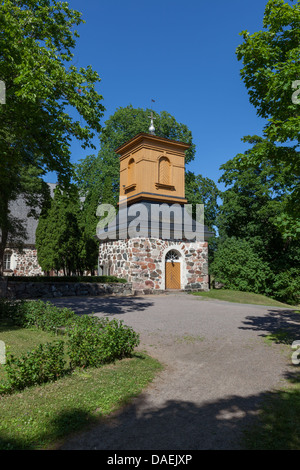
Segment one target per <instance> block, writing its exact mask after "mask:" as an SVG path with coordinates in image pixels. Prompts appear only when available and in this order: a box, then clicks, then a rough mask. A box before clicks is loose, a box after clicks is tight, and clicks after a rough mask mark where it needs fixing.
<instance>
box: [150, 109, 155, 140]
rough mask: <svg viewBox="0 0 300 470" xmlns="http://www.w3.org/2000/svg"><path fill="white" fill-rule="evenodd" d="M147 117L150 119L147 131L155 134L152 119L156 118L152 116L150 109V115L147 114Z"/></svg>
mask: <svg viewBox="0 0 300 470" xmlns="http://www.w3.org/2000/svg"><path fill="white" fill-rule="evenodd" d="M148 117H149V118H150V119H151V123H150V127H149V132H150V134H152V135H155V127H154V124H153V120H154V119H156V118H155V117H154V116H153V111H151V115H150V116H148Z"/></svg>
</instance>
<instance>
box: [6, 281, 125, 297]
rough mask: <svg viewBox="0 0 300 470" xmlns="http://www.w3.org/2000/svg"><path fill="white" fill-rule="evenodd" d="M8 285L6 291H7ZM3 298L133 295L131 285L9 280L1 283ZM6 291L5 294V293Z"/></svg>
mask: <svg viewBox="0 0 300 470" xmlns="http://www.w3.org/2000/svg"><path fill="white" fill-rule="evenodd" d="M5 284H6V289H5ZM1 286H2V294H1V295H2V296H3V297H7V298H11V299H37V298H54V297H71V296H103V295H115V296H129V295H133V290H132V284H131V283H126V284H122V283H107V284H106V283H97V282H21V281H19V282H18V281H11V280H10V279H9V278H8V279H7V280H5V281H0V287H1ZM4 291H5V292H4Z"/></svg>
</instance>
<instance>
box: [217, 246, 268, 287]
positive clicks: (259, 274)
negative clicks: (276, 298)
mask: <svg viewBox="0 0 300 470" xmlns="http://www.w3.org/2000/svg"><path fill="white" fill-rule="evenodd" d="M210 272H211V274H213V275H214V277H215V280H216V281H218V282H222V283H223V284H225V287H226V288H227V289H232V290H241V291H246V292H254V293H256V294H265V295H269V294H270V293H271V286H272V280H273V277H274V276H273V273H272V271H271V269H270V267H269V265H268V264H267V263H266V262H264V261H263V260H262V259H261V258H260V257H259V255H258V254H257V253H256V251H255V250H254V248H253V246H252V244H251V243H250V242H248V241H247V240H240V239H236V238H234V237H232V238H228V239H227V240H225V241H224V242H222V243H220V244H219V246H218V249H217V251H216V253H215V255H214V261H213V262H212V264H211V267H210Z"/></svg>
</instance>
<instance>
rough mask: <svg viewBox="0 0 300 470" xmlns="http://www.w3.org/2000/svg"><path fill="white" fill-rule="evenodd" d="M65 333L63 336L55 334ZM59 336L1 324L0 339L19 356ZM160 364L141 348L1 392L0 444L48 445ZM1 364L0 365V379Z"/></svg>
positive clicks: (113, 403) (120, 401) (112, 406)
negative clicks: (20, 388) (98, 364)
mask: <svg viewBox="0 0 300 470" xmlns="http://www.w3.org/2000/svg"><path fill="white" fill-rule="evenodd" d="M59 337H60V338H63V336H62V335H60V336H59ZM55 339H57V337H55V336H54V335H51V334H48V333H45V332H43V331H40V330H29V329H24V328H17V327H13V326H10V325H7V324H5V325H4V324H2V326H1V327H0V340H2V341H4V342H5V344H6V346H8V347H9V350H10V352H11V353H12V354H14V355H16V356H18V355H20V354H23V353H25V352H28V351H30V350H32V349H34V348H35V347H36V346H37V345H38V344H40V343H45V342H51V341H53V340H55ZM161 368H162V366H161V365H160V364H159V363H158V362H157V361H156V360H154V359H152V358H150V357H149V356H147V355H145V354H141V353H136V354H134V355H133V357H132V358H127V359H123V360H121V361H116V362H115V363H114V364H109V365H105V366H103V367H101V368H90V369H85V370H81V369H80V370H75V371H74V372H73V373H72V374H69V375H66V376H65V377H63V378H61V379H59V380H57V381H56V382H52V383H48V384H44V385H42V386H35V387H30V388H27V389H25V390H23V391H22V392H17V393H13V394H12V395H2V396H1V395H0V449H1V450H2V449H11V450H13V449H46V448H51V447H53V446H54V445H55V444H56V443H57V442H58V441H60V440H63V439H65V438H66V437H67V436H68V435H69V434H70V433H73V432H75V431H79V430H82V429H84V428H85V427H86V426H88V425H91V424H93V423H95V422H97V421H99V419H101V417H104V416H107V415H108V414H109V413H111V412H112V411H114V410H116V409H118V408H119V407H121V406H123V405H124V404H125V403H127V402H128V401H129V400H130V399H131V398H133V397H134V396H136V395H138V394H140V393H141V391H142V390H143V389H144V388H145V387H146V386H147V384H149V383H150V382H151V381H152V379H153V378H154V377H155V375H156V374H157V372H158V371H159V370H161ZM3 380H5V366H4V365H3V364H2V365H0V381H3Z"/></svg>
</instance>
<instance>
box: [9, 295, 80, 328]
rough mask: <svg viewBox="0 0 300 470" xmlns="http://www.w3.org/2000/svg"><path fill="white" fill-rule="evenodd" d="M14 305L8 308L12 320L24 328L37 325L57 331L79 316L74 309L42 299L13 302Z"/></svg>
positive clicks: (36, 326) (37, 326)
mask: <svg viewBox="0 0 300 470" xmlns="http://www.w3.org/2000/svg"><path fill="white" fill-rule="evenodd" d="M12 306H13V307H12ZM12 306H11V307H10V309H8V308H7V312H9V313H10V318H11V320H12V321H13V322H14V324H16V325H18V326H22V327H24V328H30V327H35V328H38V329H41V330H44V331H48V332H52V333H57V332H58V330H59V329H60V328H63V327H66V326H67V325H68V324H69V323H70V322H72V321H75V320H76V318H77V316H76V314H75V313H74V312H73V311H72V310H70V309H68V308H59V307H56V306H55V305H53V304H52V303H51V302H43V301H42V300H27V301H26V300H23V301H18V302H13V303H12Z"/></svg>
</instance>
